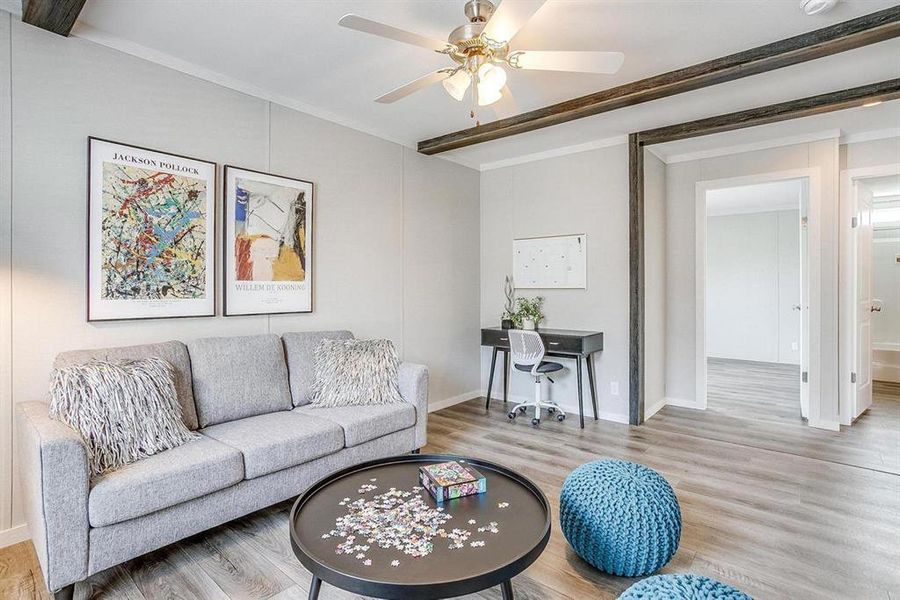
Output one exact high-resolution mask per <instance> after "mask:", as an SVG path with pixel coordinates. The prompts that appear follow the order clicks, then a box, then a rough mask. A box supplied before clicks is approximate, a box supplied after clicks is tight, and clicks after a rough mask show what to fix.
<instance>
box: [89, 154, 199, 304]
mask: <svg viewBox="0 0 900 600" xmlns="http://www.w3.org/2000/svg"><path fill="white" fill-rule="evenodd" d="M88 142H89V156H90V158H89V161H88V162H89V170H90V171H89V175H88V177H89V182H90V189H89V193H88V219H89V226H90V231H89V236H88V237H89V240H88V246H89V247H88V320H89V321H107V320H116V319H150V318H161V317H199V316H212V315H214V314H215V267H214V258H213V257H214V248H215V223H214V218H215V189H216V183H215V177H216V165H215V163H211V162H206V161H202V160H196V159H193V158H188V157H184V156H178V155H174V154H167V153H163V152H157V151H155V150H148V149H145V148H138V147H135V146H126V145H124V144H119V143H115V142H109V141H106V140H100V139H97V138H89V140H88Z"/></svg>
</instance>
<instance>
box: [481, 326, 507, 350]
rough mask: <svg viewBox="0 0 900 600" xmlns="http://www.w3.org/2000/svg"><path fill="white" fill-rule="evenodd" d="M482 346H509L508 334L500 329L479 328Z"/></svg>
mask: <svg viewBox="0 0 900 600" xmlns="http://www.w3.org/2000/svg"><path fill="white" fill-rule="evenodd" d="M481 345H482V346H499V347H506V346H509V334H507V333H506V331H503V330H500V329H482V330H481Z"/></svg>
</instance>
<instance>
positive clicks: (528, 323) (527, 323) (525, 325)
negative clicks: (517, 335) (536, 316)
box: [522, 319, 535, 329]
mask: <svg viewBox="0 0 900 600" xmlns="http://www.w3.org/2000/svg"><path fill="white" fill-rule="evenodd" d="M534 328H535V322H534V321H533V320H531V319H522V329H534Z"/></svg>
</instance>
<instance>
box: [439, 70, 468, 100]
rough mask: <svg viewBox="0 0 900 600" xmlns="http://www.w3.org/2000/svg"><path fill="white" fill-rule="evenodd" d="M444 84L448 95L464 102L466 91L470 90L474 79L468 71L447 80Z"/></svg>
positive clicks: (458, 72) (462, 71) (461, 71)
mask: <svg viewBox="0 0 900 600" xmlns="http://www.w3.org/2000/svg"><path fill="white" fill-rule="evenodd" d="M442 83H443V85H444V89H445V90H447V93H448V94H450V95H451V96H453V97H454V98H455V99H456V100H459V101H462V99H463V97H464V96H465V95H466V90H467V89H469V84H470V83H472V78H471V77H470V76H469V74H468V73H467V72H466V71H464V70H460V71H457V72H456V74H454V75H453V76H452V77H448V78H447V79H445V80H444V81H443V82H442Z"/></svg>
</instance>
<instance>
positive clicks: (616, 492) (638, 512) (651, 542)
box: [559, 460, 681, 577]
mask: <svg viewBox="0 0 900 600" xmlns="http://www.w3.org/2000/svg"><path fill="white" fill-rule="evenodd" d="M559 521H560V525H561V526H562V532H563V535H565V536H566V539H567V540H568V541H569V544H570V545H571V546H572V549H573V550H575V552H576V553H577V554H578V555H579V556H580V557H581V558H583V559H584V560H586V561H587V562H588V563H590V564H591V565H593V566H594V567H596V568H598V569H600V570H601V571H605V572H607V573H612V574H613V575H620V576H622V575H624V576H626V577H637V576H639V575H648V574H650V573H653V572H654V571H656V570H657V569H659V568H660V567H662V566H663V565H664V564H666V563H667V562H669V559H670V558H672V555H673V554H675V551H676V550H677V549H678V541H679V540H680V539H681V510H680V509H679V508H678V500H677V499H676V498H675V492H673V491H672V486H670V485H669V483H668V482H667V481H666V480H665V479H663V477H662V476H661V475H660V474H659V473H657V472H656V471H654V470H653V469H649V468H647V467H645V466H643V465H638V464H635V463H630V462H625V461H622V460H597V461H594V462H589V463H587V464H584V465H581V466H580V467H578V468H577V469H575V470H574V471H572V472H571V473H570V474H569V476H568V477H566V480H565V482H564V483H563V487H562V492H561V493H560V498H559Z"/></svg>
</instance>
